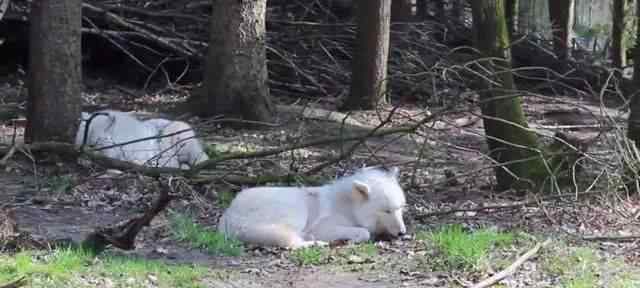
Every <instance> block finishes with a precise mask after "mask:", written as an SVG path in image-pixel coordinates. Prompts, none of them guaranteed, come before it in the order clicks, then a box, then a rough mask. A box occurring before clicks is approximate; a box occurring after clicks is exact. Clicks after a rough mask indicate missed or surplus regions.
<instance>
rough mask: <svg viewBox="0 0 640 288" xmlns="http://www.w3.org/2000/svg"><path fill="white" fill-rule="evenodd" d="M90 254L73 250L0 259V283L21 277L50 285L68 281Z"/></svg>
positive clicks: (18, 255)
mask: <svg viewBox="0 0 640 288" xmlns="http://www.w3.org/2000/svg"><path fill="white" fill-rule="evenodd" d="M91 257H92V256H91V254H89V253H85V252H83V251H80V250H75V249H69V248H66V249H58V250H53V251H49V252H46V253H45V252H38V251H23V252H19V253H17V254H15V255H12V256H10V255H5V256H2V257H1V258H0V281H2V283H6V282H9V281H11V280H13V279H15V278H19V277H22V276H26V277H29V278H31V277H38V278H41V279H44V280H46V281H48V282H52V283H61V282H64V281H66V280H68V279H69V278H70V277H71V275H72V273H74V272H77V271H82V270H83V269H84V268H85V267H86V265H87V264H88V263H89V262H90V260H91Z"/></svg>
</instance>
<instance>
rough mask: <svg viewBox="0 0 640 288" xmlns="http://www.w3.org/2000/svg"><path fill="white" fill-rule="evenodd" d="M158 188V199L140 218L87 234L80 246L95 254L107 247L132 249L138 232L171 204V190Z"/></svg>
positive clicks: (166, 186)
mask: <svg viewBox="0 0 640 288" xmlns="http://www.w3.org/2000/svg"><path fill="white" fill-rule="evenodd" d="M160 186H161V187H160V192H159V194H158V198H156V199H155V200H154V201H153V203H152V205H151V207H150V208H149V209H148V210H147V211H146V212H145V213H144V214H143V215H142V216H138V217H135V218H133V219H130V220H128V221H126V222H124V223H122V224H119V225H116V226H114V227H105V228H100V229H98V230H97V231H95V232H93V233H91V234H89V235H88V236H87V237H86V238H85V240H84V241H82V243H81V246H82V247H83V248H88V249H90V250H91V251H93V252H94V253H96V254H99V253H100V252H102V251H103V250H104V249H105V248H106V247H107V245H113V246H114V247H117V248H120V249H123V250H132V249H134V248H135V239H136V236H137V235H138V233H139V232H140V230H142V228H144V227H145V226H148V225H149V224H150V223H151V220H153V218H154V217H155V216H156V215H158V214H159V213H160V212H162V210H164V208H166V207H167V206H168V205H169V202H171V197H170V196H169V190H170V189H171V188H170V187H169V186H168V185H164V184H163V183H160Z"/></svg>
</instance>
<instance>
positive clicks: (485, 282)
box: [471, 239, 551, 288]
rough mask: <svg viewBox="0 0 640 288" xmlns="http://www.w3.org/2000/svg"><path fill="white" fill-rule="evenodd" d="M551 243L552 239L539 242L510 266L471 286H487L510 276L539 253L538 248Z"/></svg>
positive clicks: (483, 287)
mask: <svg viewBox="0 0 640 288" xmlns="http://www.w3.org/2000/svg"><path fill="white" fill-rule="evenodd" d="M549 243H551V239H547V240H546V241H544V242H543V243H538V244H537V245H536V246H535V247H533V248H532V249H531V250H529V251H527V253H524V254H523V255H522V256H520V257H519V258H518V259H517V260H516V261H515V262H513V264H511V265H509V267H507V268H506V269H504V270H502V271H500V272H498V273H496V274H494V275H493V276H491V277H489V278H487V279H484V280H482V281H480V282H479V283H477V284H474V285H472V286H471V288H485V287H489V286H493V285H495V284H496V283H498V282H499V281H500V280H502V279H504V278H507V277H508V276H510V275H511V274H513V273H514V272H516V269H518V267H520V266H521V265H522V264H523V263H524V262H525V261H527V260H529V259H530V258H531V257H533V255H535V254H536V253H538V250H540V249H541V248H542V247H545V246H547V245H549Z"/></svg>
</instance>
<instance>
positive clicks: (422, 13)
mask: <svg viewBox="0 0 640 288" xmlns="http://www.w3.org/2000/svg"><path fill="white" fill-rule="evenodd" d="M427 4H428V0H416V18H418V19H419V20H422V21H424V20H427V15H428V14H427V13H428V12H429V11H428V7H429V6H428V5H427Z"/></svg>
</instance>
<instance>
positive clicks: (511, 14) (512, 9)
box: [505, 0, 518, 37]
mask: <svg viewBox="0 0 640 288" xmlns="http://www.w3.org/2000/svg"><path fill="white" fill-rule="evenodd" d="M505 16H506V17H507V29H508V30H509V37H512V36H513V35H514V34H515V33H516V30H517V27H518V22H517V21H518V0H506V2H505Z"/></svg>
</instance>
